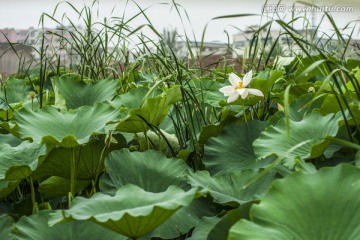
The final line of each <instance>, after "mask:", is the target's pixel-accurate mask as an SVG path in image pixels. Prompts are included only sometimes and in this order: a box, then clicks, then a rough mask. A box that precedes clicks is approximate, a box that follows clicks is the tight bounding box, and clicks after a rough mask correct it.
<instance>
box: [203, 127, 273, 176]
mask: <svg viewBox="0 0 360 240" xmlns="http://www.w3.org/2000/svg"><path fill="white" fill-rule="evenodd" d="M265 126H266V122H260V121H250V122H249V123H248V124H240V125H235V124H232V125H228V126H226V127H225V128H224V129H223V130H222V131H221V133H220V134H219V136H218V137H212V138H210V139H209V140H208V141H207V142H206V144H205V155H204V159H203V162H204V164H205V167H206V170H208V171H209V172H210V173H211V175H218V174H224V173H229V172H234V171H241V170H244V169H258V168H260V167H262V166H263V165H264V163H262V162H256V161H255V160H256V156H255V153H254V150H253V146H252V143H253V141H254V140H255V139H256V138H257V137H258V136H259V134H260V132H261V131H263V130H264V128H265Z"/></svg>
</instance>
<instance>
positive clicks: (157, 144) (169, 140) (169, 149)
mask: <svg viewBox="0 0 360 240" xmlns="http://www.w3.org/2000/svg"><path fill="white" fill-rule="evenodd" d="M160 132H161V133H159V132H157V133H155V132H153V131H150V130H149V131H147V132H146V134H145V133H137V134H136V135H135V137H134V139H136V140H137V142H138V143H139V149H138V150H139V151H145V150H147V149H149V147H150V149H154V150H159V151H161V152H163V153H164V154H165V155H166V156H168V157H171V156H173V155H172V154H173V152H174V153H177V152H179V150H180V144H179V140H178V138H177V137H176V135H175V134H169V133H167V132H165V131H164V130H162V129H160Z"/></svg>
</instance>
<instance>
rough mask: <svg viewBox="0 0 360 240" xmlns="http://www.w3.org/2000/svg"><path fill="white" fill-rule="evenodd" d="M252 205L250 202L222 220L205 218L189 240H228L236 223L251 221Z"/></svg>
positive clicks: (228, 213) (232, 211)
mask: <svg viewBox="0 0 360 240" xmlns="http://www.w3.org/2000/svg"><path fill="white" fill-rule="evenodd" d="M252 204H253V203H252V202H250V203H246V204H243V205H241V206H240V207H239V208H236V209H232V210H230V211H228V212H227V213H226V215H225V216H223V217H222V218H219V217H204V218H203V219H202V221H201V222H200V223H199V224H198V225H197V226H196V227H195V229H194V231H193V232H192V234H191V238H189V240H227V239H228V234H229V230H230V228H231V227H232V226H233V225H234V224H235V223H236V222H238V221H239V220H240V219H249V214H250V207H251V205H252Z"/></svg>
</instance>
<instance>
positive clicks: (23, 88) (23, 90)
mask: <svg viewBox="0 0 360 240" xmlns="http://www.w3.org/2000/svg"><path fill="white" fill-rule="evenodd" d="M5 87H6V100H7V103H8V104H11V103H19V102H24V101H25V100H26V97H27V95H28V94H29V92H30V86H29V85H27V84H26V82H25V81H24V80H22V79H17V78H9V79H8V80H6V83H5ZM0 97H1V98H2V99H4V100H5V90H4V88H1V89H0Z"/></svg>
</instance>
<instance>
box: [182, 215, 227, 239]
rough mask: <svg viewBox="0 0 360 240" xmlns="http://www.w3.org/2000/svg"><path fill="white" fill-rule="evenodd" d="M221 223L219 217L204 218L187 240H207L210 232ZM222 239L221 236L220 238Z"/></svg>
mask: <svg viewBox="0 0 360 240" xmlns="http://www.w3.org/2000/svg"><path fill="white" fill-rule="evenodd" d="M220 221H221V218H219V217H204V218H203V219H201V222H200V223H199V224H198V225H197V226H196V227H195V229H194V231H193V232H192V234H191V237H190V238H187V240H207V239H208V237H209V233H210V231H211V230H212V229H213V228H214V227H215V226H216V224H218V223H219V222H220ZM219 237H220V236H219Z"/></svg>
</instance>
